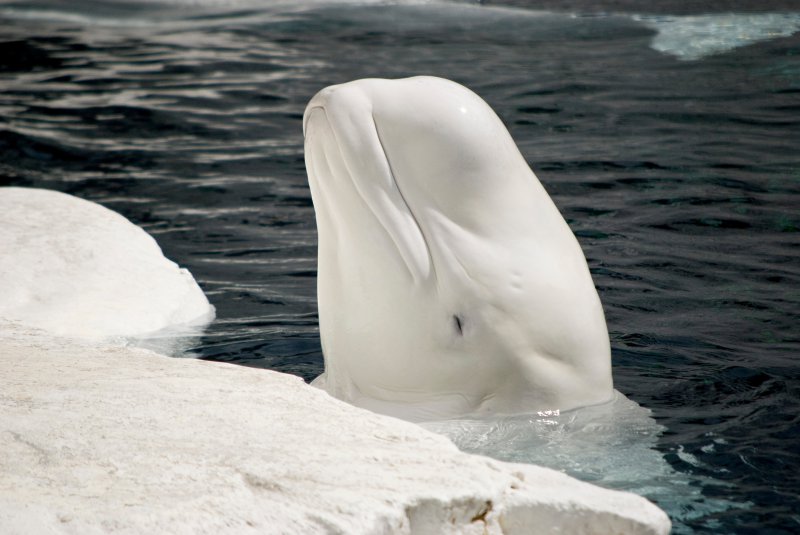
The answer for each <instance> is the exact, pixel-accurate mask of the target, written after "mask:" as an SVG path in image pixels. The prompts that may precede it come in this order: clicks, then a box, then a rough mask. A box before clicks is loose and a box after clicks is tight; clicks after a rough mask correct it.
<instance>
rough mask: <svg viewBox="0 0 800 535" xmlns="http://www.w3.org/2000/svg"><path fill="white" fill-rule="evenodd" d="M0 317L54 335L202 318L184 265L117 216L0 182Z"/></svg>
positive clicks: (125, 332) (208, 312) (145, 330)
mask: <svg viewBox="0 0 800 535" xmlns="http://www.w3.org/2000/svg"><path fill="white" fill-rule="evenodd" d="M0 229H1V231H0V296H2V297H0V318H5V319H8V320H14V321H17V322H19V323H21V324H23V325H28V326H32V327H37V328H40V329H43V330H45V331H48V332H50V333H52V334H57V335H69V336H72V337H82V338H94V339H98V338H108V337H115V336H120V337H137V336H143V335H146V334H150V333H154V332H157V331H160V330H163V329H166V328H174V327H176V326H181V325H191V324H198V323H201V324H203V323H206V322H208V321H210V320H211V318H213V315H214V309H213V307H212V306H211V305H210V304H209V303H208V299H206V297H205V295H204V294H203V292H202V290H200V288H199V287H198V286H197V283H196V282H195V281H194V278H192V275H191V274H190V273H189V272H188V271H187V270H185V269H181V268H179V267H178V266H177V265H176V264H175V263H173V262H171V261H169V260H167V259H166V258H164V255H163V254H162V253H161V249H160V248H159V247H158V244H157V243H156V242H155V240H154V239H153V238H152V237H151V236H150V235H149V234H147V233H146V232H145V231H144V230H142V229H141V228H139V227H137V226H136V225H134V224H133V223H131V222H130V221H128V220H127V219H125V218H124V217H122V216H121V215H119V214H117V213H115V212H112V211H111V210H108V209H107V208H104V207H102V206H100V205H99V204H95V203H92V202H89V201H85V200H82V199H78V198H77V197H72V196H70V195H66V194H64V193H59V192H56V191H50V190H44V189H29V188H9V187H4V188H0Z"/></svg>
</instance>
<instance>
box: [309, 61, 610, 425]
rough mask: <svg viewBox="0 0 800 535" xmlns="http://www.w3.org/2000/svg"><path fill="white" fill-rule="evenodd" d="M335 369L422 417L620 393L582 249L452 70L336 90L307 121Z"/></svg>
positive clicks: (405, 414)
mask: <svg viewBox="0 0 800 535" xmlns="http://www.w3.org/2000/svg"><path fill="white" fill-rule="evenodd" d="M303 130H304V135H305V155H306V168H307V171H308V178H309V184H310V188H311V194H312V199H313V202H314V208H315V211H316V219H317V228H318V234H319V252H318V254H319V259H318V261H319V264H318V301H319V321H320V336H321V339H322V348H323V354H324V358H325V372H324V374H323V375H321V376H320V377H319V378H318V379H317V380H315V382H314V384H315V385H317V386H319V387H321V388H324V389H325V390H326V391H328V392H329V393H330V394H331V395H333V396H335V397H338V398H340V399H343V400H346V401H349V402H350V403H353V404H355V405H357V406H361V407H364V408H368V409H372V410H374V411H377V412H382V413H386V414H390V415H393V416H398V417H401V418H405V419H409V420H416V421H423V420H436V419H442V418H451V417H464V416H472V417H491V416H496V415H502V414H516V413H526V412H537V411H542V410H562V411H563V410H569V409H573V408H577V407H581V406H586V405H593V404H598V403H603V402H606V401H609V400H610V399H611V398H612V396H613V384H612V378H611V363H610V349H609V339H608V332H607V328H606V323H605V317H604V315H603V309H602V306H601V304H600V300H599V297H598V295H597V291H596V290H595V287H594V285H593V283H592V278H591V275H590V273H589V270H588V267H587V264H586V259H585V257H584V255H583V253H582V251H581V249H580V246H579V244H578V242H577V240H576V239H575V236H574V235H573V233H572V232H571V230H570V229H569V226H568V225H567V224H566V222H565V221H564V219H563V217H562V216H561V214H560V213H559V212H558V209H557V208H556V206H555V205H554V204H553V202H552V200H551V199H550V197H549V196H548V195H547V192H546V191H545V190H544V188H543V187H542V185H541V184H540V182H539V180H538V179H537V178H536V176H535V175H534V174H533V172H532V171H531V169H530V168H529V167H528V165H527V163H526V162H525V159H524V158H523V156H522V155H521V154H520V152H519V150H518V148H517V146H516V144H515V143H514V141H513V140H512V138H511V136H510V134H509V133H508V131H507V130H506V128H505V127H504V126H503V124H502V122H501V121H500V119H499V118H498V117H497V115H496V114H495V113H494V112H493V111H492V109H491V108H490V107H489V106H488V105H487V104H486V103H485V102H484V101H483V100H482V99H481V98H480V97H478V96H477V95H476V94H474V93H473V92H471V91H470V90H468V89H466V88H465V87H463V86H461V85H459V84H457V83H455V82H451V81H448V80H444V79H441V78H434V77H425V76H421V77H414V78H406V79H400V80H382V79H364V80H357V81H353V82H349V83H345V84H341V85H336V86H331V87H328V88H325V89H323V90H322V91H320V92H319V93H318V94H317V95H316V96H314V97H313V98H312V100H311V101H310V102H309V104H308V106H307V108H306V111H305V115H304V118H303Z"/></svg>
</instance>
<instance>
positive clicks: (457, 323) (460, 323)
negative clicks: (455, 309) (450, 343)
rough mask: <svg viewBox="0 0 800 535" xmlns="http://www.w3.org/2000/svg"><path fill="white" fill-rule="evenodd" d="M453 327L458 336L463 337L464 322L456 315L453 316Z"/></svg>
mask: <svg viewBox="0 0 800 535" xmlns="http://www.w3.org/2000/svg"><path fill="white" fill-rule="evenodd" d="M453 326H454V327H455V328H456V332H457V333H458V335H459V336H464V322H463V320H462V319H461V316H459V315H458V314H456V315H454V316H453Z"/></svg>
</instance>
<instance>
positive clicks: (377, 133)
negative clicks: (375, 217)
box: [370, 113, 436, 280]
mask: <svg viewBox="0 0 800 535" xmlns="http://www.w3.org/2000/svg"><path fill="white" fill-rule="evenodd" d="M370 119H372V127H373V128H374V129H375V137H376V138H377V140H378V145H379V146H380V148H381V152H382V153H383V158H384V159H385V160H386V166H387V167H388V168H389V176H390V177H391V178H392V183H393V184H394V187H395V188H396V189H397V193H398V194H399V195H400V199H401V200H402V201H403V205H404V206H405V207H406V210H408V214H409V215H410V216H411V219H412V220H413V221H414V225H415V226H416V227H417V231H418V232H419V234H420V236H422V242H423V243H424V244H425V252H426V254H427V255H428V260H429V261H430V266H431V274H432V275H433V280H436V264H435V263H434V261H433V254H432V253H431V247H430V242H429V240H428V236H427V235H426V234H425V231H424V230H423V228H422V225H420V222H419V219H418V218H417V214H415V213H414V210H412V209H411V205H410V204H409V202H408V199H407V198H406V196H405V195H404V194H403V189H402V188H401V187H400V182H399V181H398V180H397V174H396V173H395V172H394V166H392V160H391V158H389V153H388V152H387V151H386V145H385V144H384V143H383V139H382V138H381V132H380V129H379V128H378V122H377V121H376V120H375V115H374V114H373V113H371V114H370ZM387 230H388V229H387Z"/></svg>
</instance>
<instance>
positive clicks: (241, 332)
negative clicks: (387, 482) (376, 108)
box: [0, 0, 800, 534]
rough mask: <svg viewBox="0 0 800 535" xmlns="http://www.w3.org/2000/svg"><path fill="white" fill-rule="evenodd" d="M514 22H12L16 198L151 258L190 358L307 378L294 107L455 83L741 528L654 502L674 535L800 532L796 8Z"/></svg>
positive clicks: (127, 17) (318, 363)
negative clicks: (80, 203) (130, 241)
mask: <svg viewBox="0 0 800 535" xmlns="http://www.w3.org/2000/svg"><path fill="white" fill-rule="evenodd" d="M498 4H502V2H494V3H493V6H497V5H498ZM506 4H507V5H508V4H516V7H514V8H513V9H509V8H495V7H492V6H489V7H487V6H477V5H464V4H436V3H433V4H427V5H379V6H375V5H372V6H366V5H358V4H353V5H349V6H333V5H330V4H321V3H309V4H296V3H288V2H287V3H285V4H283V5H279V4H276V3H266V2H262V3H256V2H236V3H231V2H210V1H209V2H208V3H206V4H201V3H197V2H193V3H191V4H190V3H172V4H157V3H155V2H112V1H97V2H95V1H92V0H80V1H76V2H70V3H67V2H55V1H54V2H42V1H32V2H16V3H15V2H5V1H0V183H2V184H3V185H24V186H35V187H48V188H54V189H58V190H62V191H66V192H69V193H73V194H75V195H78V196H80V197H84V198H88V199H92V200H95V201H98V202H100V203H102V204H104V205H106V206H108V207H110V208H112V209H114V210H117V211H119V212H121V213H122V214H124V215H125V216H127V217H128V218H130V219H131V220H132V221H134V222H136V223H137V224H139V225H141V226H143V227H144V228H145V229H147V230H148V231H149V232H150V233H151V234H153V235H154V236H155V237H156V239H157V240H158V241H159V243H160V244H161V246H162V248H163V249H164V251H165V253H166V254H167V256H168V257H170V258H172V259H174V260H176V261H178V262H179V263H180V264H182V265H184V266H186V267H188V268H189V269H190V270H191V271H192V273H193V274H194V275H195V277H196V278H197V279H198V280H199V282H200V284H201V286H202V287H203V289H204V290H205V291H206V292H207V294H208V295H209V298H210V300H211V301H212V303H213V304H214V305H215V306H216V307H217V315H218V319H217V321H216V322H215V323H214V324H213V325H212V326H211V327H210V329H209V330H208V332H207V334H206V336H205V337H204V338H203V339H202V340H201V341H200V343H199V344H198V345H197V347H195V348H193V351H194V352H195V353H196V354H199V355H201V356H202V357H203V358H207V359H214V360H222V361H231V362H236V363H240V364H246V365H250V366H260V367H268V368H272V369H277V370H280V371H284V372H289V373H294V374H298V375H301V376H303V377H304V378H306V379H311V378H313V377H314V376H316V375H317V374H318V373H320V372H321V371H322V356H321V350H320V344H319V338H318V336H319V335H318V329H317V316H316V301H315V299H316V297H315V294H316V289H315V283H316V278H315V277H316V235H315V226H314V214H313V208H312V205H311V200H310V195H309V191H308V187H307V183H306V177H305V169H304V164H303V151H302V133H301V116H302V112H303V108H304V106H305V103H306V102H307V101H308V99H309V98H310V97H311V96H312V95H313V94H314V93H315V92H316V91H317V90H318V89H320V88H322V87H324V86H326V85H329V84H332V83H338V82H343V81H346V80H350V79H354V78H360V77H367V76H370V77H401V76H406V75H414V74H433V75H438V76H443V77H447V78H451V79H454V80H456V81H459V82H461V83H463V84H465V85H468V86H469V87H471V88H472V89H474V90H475V91H476V92H477V93H479V94H480V95H482V96H483V97H484V98H485V99H486V100H487V101H488V102H489V103H490V104H491V105H492V106H493V107H494V108H495V110H496V111H497V112H498V114H499V115H500V116H501V118H502V119H503V120H504V121H505V122H506V124H507V125H508V127H509V129H510V131H511V133H512V135H513V136H514V138H515V139H516V140H517V142H518V144H519V146H520V148H521V150H522V152H523V154H524V155H525V156H526V158H527V159H528V161H529V162H530V164H531V166H532V167H533V168H534V169H535V170H536V172H537V174H538V176H539V178H540V179H541V180H542V182H543V183H544V185H545V187H546V189H547V190H548V191H549V192H550V194H551V195H552V197H553V199H554V200H555V202H556V204H557V205H558V206H559V208H560V209H561V210H562V213H563V214H564V216H565V217H566V218H567V220H568V222H569V223H570V225H571V227H572V228H573V230H574V231H575V233H576V234H577V235H578V238H579V240H580V241H581V244H582V246H583V248H584V251H585V253H586V256H587V258H588V261H589V265H590V267H591V270H592V273H593V276H594V279H595V283H596V284H597V286H598V289H599V291H600V296H601V299H602V301H603V304H604V306H605V310H606V314H607V320H608V325H609V329H610V331H611V340H612V347H613V359H614V374H615V383H616V387H617V388H618V389H619V390H620V391H621V392H623V393H624V394H626V395H627V396H628V397H629V398H631V399H633V400H635V401H637V402H638V403H640V404H641V405H643V406H646V407H649V408H651V409H652V410H653V411H654V415H655V418H656V419H657V420H658V422H659V423H660V424H662V425H663V426H665V427H666V429H667V430H666V432H665V433H664V434H663V436H661V437H660V439H659V442H658V449H659V451H660V452H661V453H662V454H663V456H664V458H665V459H666V460H667V461H668V462H669V463H670V464H671V465H672V467H673V468H674V469H675V470H676V471H678V472H680V473H683V474H686V475H687V477H688V478H689V479H690V480H692V481H705V482H706V483H699V482H698V483H693V484H694V485H696V486H699V487H700V488H699V490H700V492H701V494H702V496H704V497H705V498H707V499H708V500H716V499H724V500H727V501H729V502H732V503H736V504H738V505H739V506H737V507H731V508H729V509H726V510H722V511H715V512H709V513H703V512H702V511H703V507H702V503H701V502H702V499H701V500H700V502H698V503H696V504H695V505H689V506H682V507H680V508H676V507H674V506H670V505H669V504H663V505H664V506H665V507H666V508H667V509H668V512H669V514H670V516H671V517H672V519H673V522H674V525H675V531H676V532H679V533H690V532H697V533H770V534H779V533H780V534H783V533H797V532H800V443H799V441H800V354H799V350H800V329H798V327H797V324H798V321H799V320H800V34H798V33H796V32H797V31H798V30H800V22H799V21H800V7H798V6H797V4H796V3H794V4H793V3H792V2H784V3H781V2H777V1H771V2H761V3H759V2H744V1H742V2H733V1H728V2H724V3H720V4H719V5H718V6H717V7H715V6H714V5H713V3H711V5H709V3H708V2H705V3H703V4H701V5H700V4H699V3H696V4H698V5H696V4H695V3H691V2H690V3H685V2H684V3H675V5H674V6H671V5H670V4H669V3H664V2H660V3H659V5H658V8H657V9H656V10H654V9H651V8H650V7H649V6H647V5H644V4H641V3H639V2H635V1H628V2H625V1H608V2H600V3H594V4H592V3H587V2H585V1H584V2H581V1H577V0H576V1H571V2H564V3H560V2H542V3H534V2H530V3H526V2H521V1H516V2H506ZM525 6H533V7H525ZM793 6H794V8H793ZM534 8H537V9H545V10H549V11H547V12H545V13H542V12H538V11H534V10H533V9H534ZM792 9H794V11H792ZM728 10H733V11H736V12H737V13H740V15H739V16H738V17H729V16H726V15H724V13H723V12H725V11H728ZM756 10H760V11H766V10H769V13H766V14H765V13H759V14H754V13H753V12H754V11H756ZM701 13H706V15H700V16H698V14H701ZM708 13H711V14H714V16H709V15H708ZM770 13H771V14H770ZM659 32H660V33H659ZM762 37H771V38H770V39H766V38H764V39H761V38H762ZM737 44H740V45H746V46H739V47H734V45H737ZM0 231H1V230H0ZM692 478H695V479H692ZM708 482H711V483H708Z"/></svg>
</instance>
